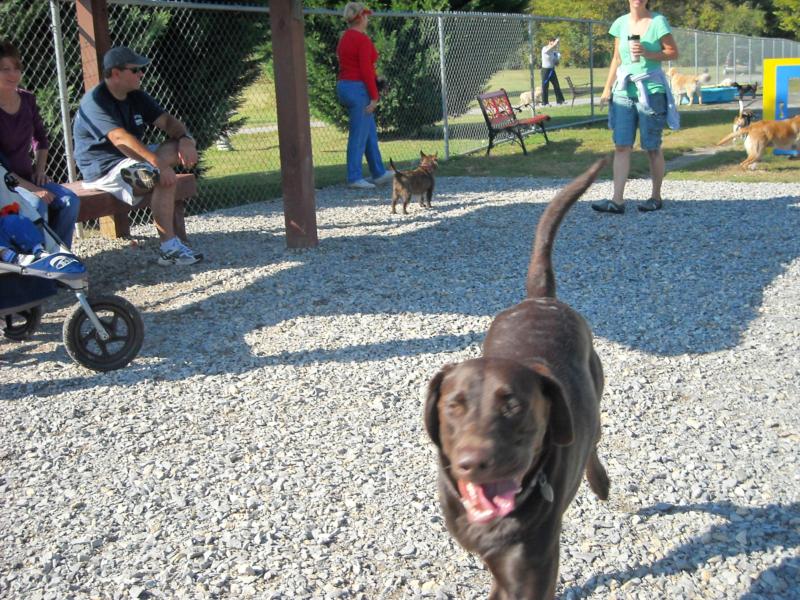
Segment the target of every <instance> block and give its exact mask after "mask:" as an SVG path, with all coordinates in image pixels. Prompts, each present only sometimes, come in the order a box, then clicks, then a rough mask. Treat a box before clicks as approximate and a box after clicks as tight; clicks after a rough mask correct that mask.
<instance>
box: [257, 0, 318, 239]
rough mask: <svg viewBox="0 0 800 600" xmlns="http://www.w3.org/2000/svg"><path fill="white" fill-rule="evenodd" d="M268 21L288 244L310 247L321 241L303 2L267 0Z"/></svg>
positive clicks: (296, 0) (284, 218)
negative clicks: (318, 229)
mask: <svg viewBox="0 0 800 600" xmlns="http://www.w3.org/2000/svg"><path fill="white" fill-rule="evenodd" d="M269 21H270V29H271V31H272V54H273V64H274V68H275V97H276V104H277V108H278V146H279V148H280V157H281V189H282V191H283V220H284V223H285V225H286V246H287V247H289V248H311V247H314V246H316V245H317V244H318V243H319V239H318V238H317V214H316V209H315V203H314V164H313V158H312V155H311V123H310V115H309V111H308V77H307V73H306V58H305V57H306V50H305V40H304V36H303V11H302V7H301V1H300V0H292V2H286V1H285V0H270V1H269Z"/></svg>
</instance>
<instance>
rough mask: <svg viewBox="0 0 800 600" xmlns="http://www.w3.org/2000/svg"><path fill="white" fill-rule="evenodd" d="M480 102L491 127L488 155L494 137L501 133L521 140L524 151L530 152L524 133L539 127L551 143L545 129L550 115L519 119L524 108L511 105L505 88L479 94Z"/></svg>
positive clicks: (487, 123) (546, 141)
mask: <svg viewBox="0 0 800 600" xmlns="http://www.w3.org/2000/svg"><path fill="white" fill-rule="evenodd" d="M478 104H479V105H480V107H481V112H482V113H483V118H484V120H485V121H486V127H487V128H488V129H489V147H488V148H486V155H487V156H488V155H489V152H491V150H492V148H493V147H494V139H495V137H497V136H498V135H500V134H510V135H512V136H513V137H512V141H515V139H516V141H519V144H520V146H522V153H523V154H528V151H527V150H526V149H525V141H524V139H523V134H526V133H532V132H534V131H536V128H537V127H538V128H539V131H541V133H542V135H543V136H544V141H545V143H548V144H549V143H550V140H548V139H547V131H545V129H544V123H545V121H549V120H550V115H544V114H539V115H534V116H533V117H529V118H526V119H518V118H517V116H516V113H518V112H520V111H521V110H522V107H514V106H511V102H510V101H509V99H508V94H507V93H506V91H505V90H504V89H502V88H501V89H500V90H499V91H497V92H487V93H485V94H479V95H478Z"/></svg>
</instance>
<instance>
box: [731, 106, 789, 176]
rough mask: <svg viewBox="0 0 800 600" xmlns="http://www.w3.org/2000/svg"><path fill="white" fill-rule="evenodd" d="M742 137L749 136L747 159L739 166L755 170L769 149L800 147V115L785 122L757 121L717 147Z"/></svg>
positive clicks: (746, 141) (746, 148)
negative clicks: (771, 147)
mask: <svg viewBox="0 0 800 600" xmlns="http://www.w3.org/2000/svg"><path fill="white" fill-rule="evenodd" d="M740 136H747V137H746V138H745V140H744V149H745V150H746V151H747V158H745V159H744V160H743V161H742V162H741V163H739V166H740V167H742V168H743V169H746V168H748V167H749V168H750V169H755V168H756V165H757V163H758V161H759V159H760V158H761V156H762V155H763V154H764V151H765V150H766V149H767V148H768V147H770V146H774V147H775V148H782V149H784V150H790V149H795V148H797V147H798V145H800V115H797V116H795V117H792V118H791V119H785V120H783V121H757V122H756V123H753V124H751V125H749V126H748V127H742V128H741V129H738V130H737V131H734V132H733V133H729V134H728V135H726V136H725V137H724V138H722V139H721V140H720V141H719V142H717V146H721V145H722V144H725V143H727V142H729V141H731V140H732V139H734V138H737V137H740Z"/></svg>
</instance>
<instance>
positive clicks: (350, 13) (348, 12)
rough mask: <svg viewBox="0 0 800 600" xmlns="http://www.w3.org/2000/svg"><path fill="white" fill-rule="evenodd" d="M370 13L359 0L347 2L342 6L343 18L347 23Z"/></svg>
mask: <svg viewBox="0 0 800 600" xmlns="http://www.w3.org/2000/svg"><path fill="white" fill-rule="evenodd" d="M371 14H372V11H371V10H370V9H368V8H367V7H366V6H364V5H363V4H361V2H348V3H347V6H345V7H344V20H345V21H347V22H348V23H352V22H353V21H355V20H356V19H357V18H358V17H360V16H361V15H371Z"/></svg>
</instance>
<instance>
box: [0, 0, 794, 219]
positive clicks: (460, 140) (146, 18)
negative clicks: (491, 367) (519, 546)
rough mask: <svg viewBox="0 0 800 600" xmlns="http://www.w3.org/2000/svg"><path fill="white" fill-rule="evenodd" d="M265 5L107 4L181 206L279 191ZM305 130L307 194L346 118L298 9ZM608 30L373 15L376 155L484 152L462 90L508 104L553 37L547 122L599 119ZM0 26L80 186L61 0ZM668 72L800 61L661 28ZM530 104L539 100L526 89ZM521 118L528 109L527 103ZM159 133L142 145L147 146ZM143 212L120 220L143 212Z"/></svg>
mask: <svg viewBox="0 0 800 600" xmlns="http://www.w3.org/2000/svg"><path fill="white" fill-rule="evenodd" d="M265 4H266V2H251V3H247V2H242V3H238V4H236V5H233V4H214V3H213V2H197V1H195V2H190V3H186V5H185V6H181V3H179V2H174V1H170V2H166V1H163V0H110V2H109V30H110V35H111V40H112V44H114V45H128V46H130V47H131V48H133V49H134V50H136V51H138V52H140V53H142V54H144V55H146V56H148V57H149V58H151V59H152V65H151V66H150V68H149V69H148V71H147V74H146V76H145V79H144V84H143V87H144V89H146V90H147V91H148V92H150V93H151V94H152V95H153V96H154V97H155V98H157V99H158V100H159V101H160V102H161V103H162V105H163V106H164V107H165V108H166V109H167V110H168V111H170V112H171V113H173V114H175V115H176V116H178V117H179V118H180V119H182V120H184V121H185V122H186V123H187V124H188V126H189V128H190V129H191V130H192V132H193V134H194V136H195V138H196V139H197V140H198V145H199V146H200V148H201V150H202V152H201V156H202V161H201V168H200V174H201V177H200V179H199V183H198V187H199V197H198V199H197V200H196V201H195V202H193V203H192V210H193V211H194V212H202V211H208V210H214V209H218V208H221V207H225V206H231V205H237V204H243V203H247V202H254V201H259V200H264V199H268V198H275V197H279V196H280V195H281V190H280V176H281V173H280V157H279V149H278V132H277V111H276V101H275V87H274V83H273V81H274V79H273V72H272V62H271V56H272V54H271V45H270V31H269V12H268V9H267V7H266V6H265ZM304 18H305V21H304V29H305V35H306V54H307V64H308V75H309V90H308V93H309V102H310V111H311V137H312V147H313V152H314V167H315V181H316V184H317V186H325V185H330V184H333V183H341V182H342V181H343V180H344V177H345V153H346V147H347V127H346V120H345V119H346V115H345V112H344V110H343V109H342V107H340V106H339V105H338V103H337V101H336V97H335V92H334V86H335V82H336V56H335V47H336V42H337V41H338V38H339V36H340V35H341V33H342V31H343V29H344V23H343V20H342V18H341V15H340V13H339V12H338V11H330V10H323V9H306V10H305V11H304ZM608 26H609V24H608V23H604V22H598V21H587V20H579V19H555V18H544V17H537V16H530V15H501V14H477V13H376V14H375V15H373V17H372V19H371V23H370V36H371V37H372V39H373V41H374V42H375V44H376V46H377V48H378V51H379V53H380V55H381V59H380V60H379V63H378V71H379V72H380V73H381V74H383V75H384V76H385V77H386V78H387V80H388V88H387V90H386V91H385V93H384V94H383V95H382V99H381V104H380V108H379V111H378V113H377V119H378V124H379V128H380V147H381V152H382V154H383V157H384V160H385V161H386V162H388V159H389V158H391V159H392V160H393V161H394V162H395V164H397V165H398V166H404V165H405V166H407V165H410V164H413V163H414V162H415V161H416V159H417V158H418V157H419V152H420V151H421V150H422V151H424V152H426V153H432V152H438V154H439V156H440V157H443V158H448V157H450V156H454V155H459V154H464V153H468V152H472V151H475V150H480V149H482V148H485V147H486V144H487V142H488V137H487V132H486V127H485V125H484V123H483V117H482V115H481V112H480V109H479V108H478V105H477V101H476V96H477V94H479V93H480V92H482V91H485V90H493V89H499V88H505V89H506V91H507V92H508V94H509V97H510V99H511V102H512V104H515V105H519V104H521V102H520V95H521V94H522V93H523V92H526V91H532V90H533V91H537V89H540V88H541V72H540V68H541V48H542V46H543V45H544V44H545V43H546V42H547V40H549V39H550V38H552V37H559V38H560V40H561V42H560V48H559V50H560V52H561V62H560V64H559V66H558V68H557V70H556V74H557V77H558V82H559V84H560V88H561V92H562V94H563V99H564V103H563V104H557V102H558V101H559V100H560V98H559V97H558V96H557V94H556V92H555V90H554V89H553V87H554V86H553V85H552V84H551V85H550V90H549V101H550V103H551V105H550V106H548V107H547V108H546V111H547V113H548V114H549V115H551V117H552V121H551V122H550V126H551V128H553V127H570V126H575V125H578V124H584V123H587V122H591V121H593V120H602V119H605V113H604V112H603V111H602V110H601V108H600V106H599V97H600V92H601V91H602V87H603V84H604V82H605V78H606V75H607V69H608V65H609V63H610V60H611V54H612V51H613V40H612V38H611V37H610V36H609V35H608ZM0 30H2V31H4V32H5V35H6V36H7V37H8V38H9V39H11V41H13V42H14V43H15V44H16V45H17V46H18V48H19V49H20V51H21V53H22V57H23V86H24V87H26V88H27V89H29V90H31V91H33V92H34V93H35V94H36V96H37V100H38V104H39V107H40V110H41V112H42V114H43V118H44V120H45V122H46V125H47V127H48V130H49V133H50V138H51V153H50V154H51V165H50V169H49V174H50V175H51V177H53V178H54V179H56V180H67V179H69V180H74V179H76V178H79V177H80V174H79V173H76V172H75V170H74V167H72V166H71V161H70V160H69V158H70V157H71V140H70V136H69V133H70V131H69V130H70V128H71V123H72V118H73V116H74V114H75V110H76V108H77V106H78V103H79V101H80V98H81V97H82V95H83V78H82V73H81V60H80V47H79V43H78V24H77V18H76V10H75V3H74V2H73V1H72V0H69V1H68V0H28V1H27V2H11V3H8V2H6V3H3V4H0ZM674 36H675V39H676V41H677V43H678V48H679V50H680V57H679V60H678V61H676V64H675V65H671V66H676V67H677V68H678V69H679V70H681V71H683V72H688V73H701V72H706V73H708V74H709V76H710V80H711V83H712V84H716V83H720V82H723V83H724V80H725V79H729V80H731V81H738V82H739V83H755V82H759V83H760V82H761V81H762V73H761V64H762V60H763V59H765V58H773V57H786V56H794V57H797V56H800V44H799V43H798V42H794V41H789V40H781V39H770V38H751V37H745V36H739V35H730V34H716V33H708V32H701V31H690V30H684V29H677V28H676V29H675V30H674ZM534 97H535V98H541V96H540V94H534ZM525 110H526V111H531V112H535V111H539V110H542V107H541V106H538V105H536V103H535V102H534V103H532V104H531V105H528V106H526V107H525ZM156 139H157V138H153V141H155V140H156ZM148 216H149V215H148V213H147V211H140V212H139V213H138V214H136V215H134V221H139V222H141V221H143V220H146V219H147V218H148Z"/></svg>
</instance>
